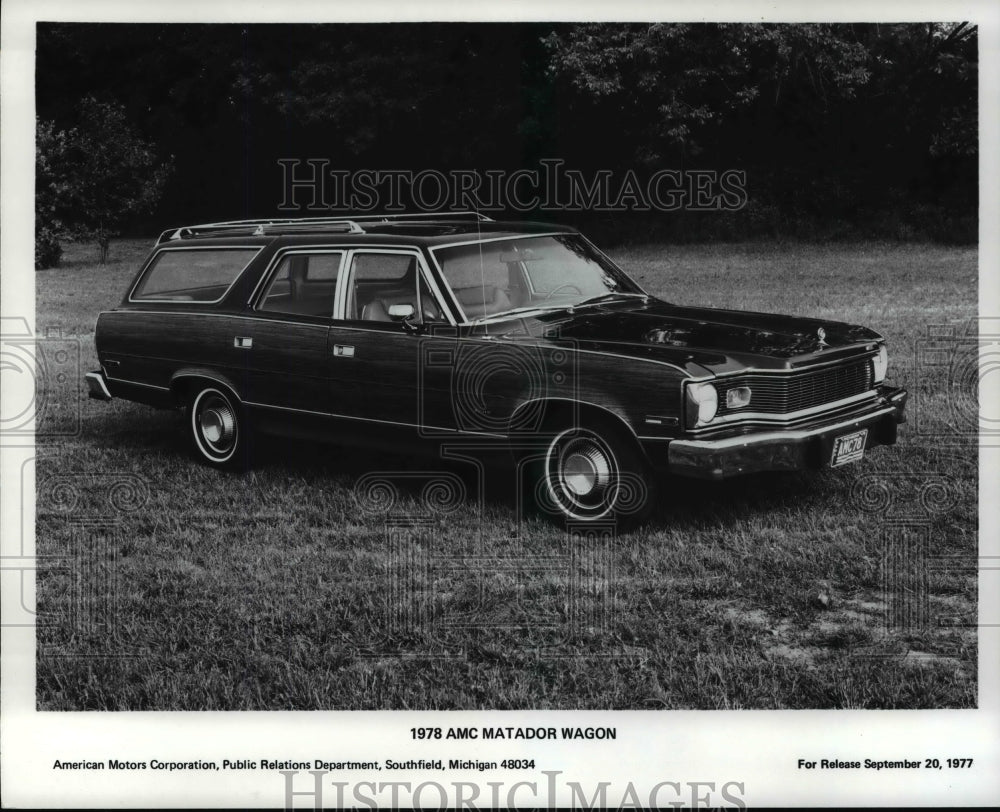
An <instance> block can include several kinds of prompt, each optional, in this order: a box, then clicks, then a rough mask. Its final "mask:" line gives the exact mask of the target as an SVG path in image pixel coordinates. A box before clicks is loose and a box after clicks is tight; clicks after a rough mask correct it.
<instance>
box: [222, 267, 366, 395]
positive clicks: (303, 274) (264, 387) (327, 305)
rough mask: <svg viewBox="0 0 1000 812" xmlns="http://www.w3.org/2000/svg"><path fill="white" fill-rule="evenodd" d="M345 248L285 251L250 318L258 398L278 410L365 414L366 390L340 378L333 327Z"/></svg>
mask: <svg viewBox="0 0 1000 812" xmlns="http://www.w3.org/2000/svg"><path fill="white" fill-rule="evenodd" d="M344 257H345V254H344V252H343V251H342V250H335V249H327V250H324V249H293V250H287V251H284V252H281V253H279V254H278V255H277V256H276V257H275V259H274V260H273V262H272V264H271V267H270V269H269V270H268V273H267V275H266V276H265V279H264V283H263V285H262V290H261V292H260V294H259V296H258V298H257V300H256V301H255V302H254V303H253V305H252V307H253V318H251V319H245V320H242V324H241V326H240V335H238V336H236V337H234V343H235V345H236V346H240V342H241V341H242V342H243V345H244V346H243V351H244V352H245V353H246V357H247V359H248V360H247V365H246V369H247V377H248V380H247V388H248V390H249V392H250V393H251V399H252V401H253V402H254V403H255V404H257V405H260V406H265V407H269V408H272V409H283V410H295V411H301V412H310V413H316V414H357V413H358V412H359V411H360V410H361V408H362V404H361V393H360V391H359V390H358V389H357V387H356V386H353V385H352V384H351V383H350V382H342V385H339V386H338V385H336V382H335V381H334V382H331V375H332V374H334V373H335V371H336V368H335V367H334V365H333V364H332V362H331V358H330V353H329V332H330V325H331V323H332V320H333V313H334V303H335V296H336V290H337V286H338V283H339V281H340V279H341V274H342V269H343V264H344Z"/></svg>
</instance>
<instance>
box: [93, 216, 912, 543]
mask: <svg viewBox="0 0 1000 812" xmlns="http://www.w3.org/2000/svg"><path fill="white" fill-rule="evenodd" d="M677 294H678V298H680V297H685V296H690V294H685V291H684V290H683V285H682V282H681V281H680V280H679V281H678V284H677ZM671 298H673V297H671ZM95 340H96V348H97V357H98V361H99V363H100V369H98V370H95V371H93V372H90V373H88V374H87V375H86V380H87V384H88V387H89V390H90V395H91V396H92V397H94V398H97V399H100V400H110V399H111V398H122V399H126V400H130V401H136V402H138V403H144V404H148V405H151V406H155V407H159V408H172V409H177V408H183V409H185V410H186V411H185V425H186V432H187V434H188V435H189V438H190V443H191V447H192V449H193V453H194V454H195V455H196V457H197V458H198V459H200V460H201V461H203V462H204V463H207V464H209V465H212V466H216V467H219V468H232V469H241V468H245V467H246V466H248V465H250V464H253V462H254V459H253V457H254V454H253V448H254V445H253V443H252V442H251V437H253V436H254V435H255V433H256V432H264V433H270V434H279V435H286V436H294V437H304V438H309V439H313V440H315V439H322V440H329V441H332V442H335V443H353V444H360V445H363V446H368V445H371V446H378V447H388V448H393V449H400V448H412V447H416V446H423V447H427V445H428V444H430V445H431V446H432V447H434V448H437V449H438V451H439V452H440V453H442V456H449V455H458V456H462V455H463V454H466V455H468V454H471V453H473V452H475V451H479V450H483V451H485V452H486V453H488V451H489V449H495V448H497V447H500V448H503V449H504V450H505V452H508V451H509V452H510V454H511V457H512V459H513V460H514V461H515V463H516V467H515V469H514V470H516V472H517V476H518V478H519V480H520V482H521V483H522V485H523V487H524V493H525V494H527V495H528V496H529V497H530V498H531V500H532V502H533V503H534V504H535V505H537V506H538V507H539V508H540V509H541V510H543V511H544V512H546V513H549V514H550V515H552V516H554V517H556V518H557V519H559V520H562V521H564V522H566V523H579V524H582V525H592V524H594V523H598V522H619V521H620V522H633V521H642V520H643V519H645V518H646V517H647V516H648V515H649V513H650V511H651V510H652V508H653V506H654V505H655V504H656V503H657V501H658V496H657V493H658V488H660V487H661V483H662V482H663V481H664V480H666V479H667V478H668V477H666V476H664V474H667V475H677V476H683V477H697V478H703V479H709V480H719V479H725V478H728V477H732V476H737V475H745V474H749V473H753V472H760V471H794V470H801V469H807V468H822V467H834V468H836V467H840V466H842V465H847V464H850V463H854V462H857V461H858V460H860V459H862V458H863V457H864V456H865V455H866V454H868V453H869V452H870V451H871V450H872V449H873V448H875V447H876V446H880V445H892V444H894V443H895V442H896V437H897V426H898V425H899V424H900V423H903V422H905V406H906V398H907V393H906V391H905V390H904V389H902V388H898V387H892V386H889V385H887V384H886V382H885V381H886V374H887V368H888V355H887V350H886V343H885V340H884V339H883V337H882V336H881V335H879V334H878V333H876V332H874V331H873V330H870V329H868V328H866V327H861V326H857V325H852V324H846V323H842V322H835V321H829V320H826V319H814V318H797V317H792V316H785V315H773V314H765V313H753V312H744V311H740V310H721V309H713V308H707V307H695V306H688V305H684V304H675V303H671V302H667V301H664V300H661V299H659V298H656V297H655V296H651V295H649V294H648V293H647V292H646V291H644V290H643V289H642V288H641V287H640V286H639V285H638V284H637V283H636V282H635V281H634V280H633V279H632V278H630V277H629V276H628V274H627V273H626V272H625V271H624V270H622V269H621V268H620V267H619V266H618V265H617V264H615V263H614V262H613V261H612V260H611V259H609V258H608V257H607V256H606V255H605V254H604V253H602V252H601V251H600V250H599V249H598V248H596V247H595V246H594V245H593V244H592V243H591V242H590V241H589V240H587V239H586V238H585V237H584V236H583V235H582V234H581V233H579V232H578V231H577V230H575V229H573V228H570V227H567V226H556V225H550V224H544V223H534V222H498V221H494V220H492V219H490V218H488V217H485V216H483V215H481V214H477V213H474V212H473V213H468V212H459V213H438V214H422V215H395V214H386V215H364V216H354V217H319V218H298V219H272V220H236V221H226V222H219V223H207V224H201V225H193V226H185V227H180V228H172V229H168V230H167V231H165V232H164V233H163V234H162V235H161V236H160V238H159V239H158V240H157V242H156V244H155V246H154V247H153V249H152V251H151V253H150V254H149V256H148V258H147V259H146V260H145V262H144V263H143V264H142V266H141V267H140V268H139V270H138V273H137V274H136V276H135V279H134V280H133V282H132V284H131V285H130V286H129V288H128V290H127V291H126V292H125V295H124V298H123V299H122V301H121V303H120V304H119V305H118V306H117V307H116V308H115V309H113V310H109V311H106V312H103V313H101V314H100V315H99V317H98V319H97V326H96V334H95ZM456 446H458V447H460V448H459V450H458V451H455V450H454V449H455V447H456ZM442 449H451V451H442ZM462 449H466V450H465V451H463V450H462Z"/></svg>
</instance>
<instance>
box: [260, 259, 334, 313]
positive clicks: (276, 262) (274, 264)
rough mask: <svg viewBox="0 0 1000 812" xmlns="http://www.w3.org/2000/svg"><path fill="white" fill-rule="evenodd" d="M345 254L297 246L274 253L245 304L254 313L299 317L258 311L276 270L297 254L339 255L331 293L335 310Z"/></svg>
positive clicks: (278, 311) (277, 311)
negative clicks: (288, 258) (335, 277)
mask: <svg viewBox="0 0 1000 812" xmlns="http://www.w3.org/2000/svg"><path fill="white" fill-rule="evenodd" d="M347 253H348V252H347V249H344V248H337V247H334V246H325V247H323V248H300V247H298V246H295V247H289V248H287V249H281V250H279V251H276V252H275V254H274V256H273V257H272V258H271V261H270V262H269V263H268V265H267V270H265V271H264V273H263V274H261V277H260V279H258V280H257V284H256V285H254V289H253V294H252V295H251V296H250V299H249V300H248V301H247V304H248V305H250V309H251V310H252V311H253V312H254V313H278V314H279V315H285V316H295V315H301V314H296V313H287V312H285V311H281V310H261V309H260V305H261V303H262V302H263V301H264V299H265V298H266V297H267V291H268V289H269V288H270V287H271V283H272V282H273V281H274V276H275V275H276V274H277V272H278V268H279V267H280V266H281V263H282V262H283V261H284V260H285V259H286V258H287V257H290V256H294V255H297V254H340V266H339V267H338V268H337V281H336V283H335V285H334V291H333V296H334V310H336V306H337V305H336V301H337V291H338V290H339V289H340V278H341V277H342V276H343V275H344V260H345V258H346V257H347ZM258 290H260V295H259V296H257V291H258ZM255 296H257V298H256V300H254V297H255ZM315 318H320V319H328V318H332V316H316V317H315ZM268 321H271V319H268ZM296 323H297V322H296Z"/></svg>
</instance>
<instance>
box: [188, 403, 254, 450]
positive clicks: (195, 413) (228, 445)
mask: <svg viewBox="0 0 1000 812" xmlns="http://www.w3.org/2000/svg"><path fill="white" fill-rule="evenodd" d="M188 425H189V428H190V431H191V439H192V445H193V449H194V453H195V455H196V456H197V457H198V458H199V459H200V460H202V461H204V462H207V463H208V464H209V465H212V466H215V467H216V468H226V469H240V468H243V467H245V464H246V460H245V459H244V454H243V448H244V443H245V438H244V434H245V431H246V427H245V425H244V421H243V416H242V412H241V409H240V405H239V403H238V402H237V401H236V399H235V398H234V397H233V396H232V395H230V394H229V393H227V392H226V391H224V390H223V389H221V388H216V387H214V386H206V387H202V388H200V389H198V390H197V391H196V392H195V394H194V396H193V397H192V398H191V403H190V406H189V407H188Z"/></svg>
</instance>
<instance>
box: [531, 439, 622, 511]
mask: <svg viewBox="0 0 1000 812" xmlns="http://www.w3.org/2000/svg"><path fill="white" fill-rule="evenodd" d="M545 465H546V487H547V488H548V492H549V495H550V497H551V498H552V499H553V500H554V502H555V505H556V506H557V507H558V508H559V510H560V511H562V513H563V514H564V515H566V516H567V517H569V518H575V519H596V518H600V517H601V516H603V515H605V514H606V513H607V512H608V511H609V510H612V509H613V507H614V505H615V504H616V502H617V499H618V484H619V483H618V463H617V461H616V460H615V457H614V454H613V452H612V451H611V448H610V447H609V446H608V444H607V443H606V442H605V441H604V440H603V439H601V438H600V437H599V436H598V435H597V434H595V433H594V432H592V431H590V430H588V429H569V430H567V431H564V432H563V433H562V434H560V435H558V436H557V437H556V438H555V439H554V440H553V441H552V443H551V444H550V446H549V450H548V454H547V459H546V463H545Z"/></svg>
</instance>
